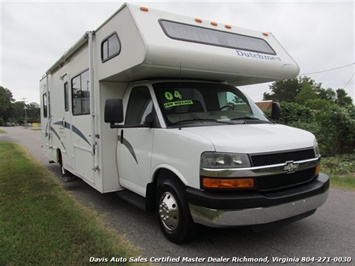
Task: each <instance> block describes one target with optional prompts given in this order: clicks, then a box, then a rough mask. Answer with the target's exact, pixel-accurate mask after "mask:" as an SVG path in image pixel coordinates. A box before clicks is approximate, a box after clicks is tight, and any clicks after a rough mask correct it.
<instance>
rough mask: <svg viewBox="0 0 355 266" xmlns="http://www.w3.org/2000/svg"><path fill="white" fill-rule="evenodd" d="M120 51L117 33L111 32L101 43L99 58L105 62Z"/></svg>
mask: <svg viewBox="0 0 355 266" xmlns="http://www.w3.org/2000/svg"><path fill="white" fill-rule="evenodd" d="M120 51H121V44H120V40H119V39H118V36H117V33H114V34H112V35H111V36H109V37H108V38H106V39H105V40H104V41H103V42H102V43H101V60H102V62H106V61H108V60H110V59H111V58H113V57H115V56H117V55H118V54H119V53H120Z"/></svg>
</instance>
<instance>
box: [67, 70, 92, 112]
mask: <svg viewBox="0 0 355 266" xmlns="http://www.w3.org/2000/svg"><path fill="white" fill-rule="evenodd" d="M71 87H72V106H73V107H72V108H73V114H74V115H84V114H89V113H90V81H89V70H87V71H85V72H83V73H82V74H80V75H79V76H76V77H74V78H73V79H72V80H71Z"/></svg>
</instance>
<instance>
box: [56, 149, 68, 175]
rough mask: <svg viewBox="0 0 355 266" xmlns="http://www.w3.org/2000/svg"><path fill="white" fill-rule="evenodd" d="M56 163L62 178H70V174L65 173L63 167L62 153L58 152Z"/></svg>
mask: <svg viewBox="0 0 355 266" xmlns="http://www.w3.org/2000/svg"><path fill="white" fill-rule="evenodd" d="M58 157H59V158H58V163H59V164H60V169H61V172H62V177H68V176H70V172H69V171H67V170H66V169H65V168H64V167H63V159H62V158H63V157H62V153H61V151H58Z"/></svg>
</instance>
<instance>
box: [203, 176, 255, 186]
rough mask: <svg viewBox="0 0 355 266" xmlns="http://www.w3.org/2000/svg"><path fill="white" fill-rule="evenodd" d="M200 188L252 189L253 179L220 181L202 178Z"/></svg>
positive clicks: (218, 179)
mask: <svg viewBox="0 0 355 266" xmlns="http://www.w3.org/2000/svg"><path fill="white" fill-rule="evenodd" d="M202 186H203V187H204V188H214V189H218V188H229V189H231V188H232V189H233V188H254V179H253V178H238V179H220V178H203V179H202Z"/></svg>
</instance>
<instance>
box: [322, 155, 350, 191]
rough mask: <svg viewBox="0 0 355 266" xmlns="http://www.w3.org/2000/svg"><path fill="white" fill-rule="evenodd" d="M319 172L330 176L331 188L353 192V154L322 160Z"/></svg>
mask: <svg viewBox="0 0 355 266" xmlns="http://www.w3.org/2000/svg"><path fill="white" fill-rule="evenodd" d="M321 171H322V172H324V173H326V174H328V175H329V176H330V183H331V185H332V187H336V188H343V189H348V190H353V191H355V154H344V155H339V156H336V157H328V158H323V159H322V163H321Z"/></svg>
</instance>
